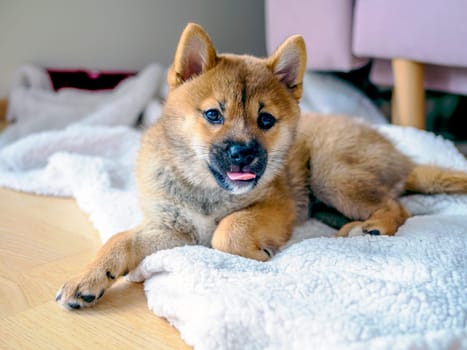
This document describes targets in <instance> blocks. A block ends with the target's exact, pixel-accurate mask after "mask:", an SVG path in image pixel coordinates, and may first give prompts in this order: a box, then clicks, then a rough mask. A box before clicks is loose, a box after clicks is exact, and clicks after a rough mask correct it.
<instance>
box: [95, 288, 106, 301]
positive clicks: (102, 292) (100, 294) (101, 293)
mask: <svg viewBox="0 0 467 350" xmlns="http://www.w3.org/2000/svg"><path fill="white" fill-rule="evenodd" d="M104 293H105V290H104V289H102V290H101V292H100V293H99V296H98V297H97V299H100V298H102V296H103V295H104Z"/></svg>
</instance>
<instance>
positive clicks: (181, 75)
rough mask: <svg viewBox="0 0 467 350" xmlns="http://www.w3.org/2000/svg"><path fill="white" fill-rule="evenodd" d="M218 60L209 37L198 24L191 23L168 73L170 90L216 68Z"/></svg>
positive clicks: (181, 39)
mask: <svg viewBox="0 0 467 350" xmlns="http://www.w3.org/2000/svg"><path fill="white" fill-rule="evenodd" d="M216 59H217V55H216V50H215V49H214V46H213V45H212V42H211V39H210V38H209V35H208V34H207V33H206V31H205V30H204V29H203V28H202V27H201V26H199V25H198V24H195V23H189V24H188V25H187V26H186V28H185V30H184V31H183V33H182V35H181V37H180V41H179V42H178V46H177V51H176V52H175V58H174V62H173V64H172V66H171V67H170V70H169V72H168V76H167V80H168V83H169V86H170V88H175V87H177V86H179V85H181V84H183V83H184V82H185V81H187V80H189V79H191V78H193V77H195V76H198V75H200V74H201V73H203V72H205V71H206V70H208V69H210V68H212V67H214V65H215V64H216Z"/></svg>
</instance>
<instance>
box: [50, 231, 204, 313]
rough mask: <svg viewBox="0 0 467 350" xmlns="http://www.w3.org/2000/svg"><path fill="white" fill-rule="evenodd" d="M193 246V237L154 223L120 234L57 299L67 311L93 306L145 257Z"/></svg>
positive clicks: (101, 249) (61, 290)
mask: <svg viewBox="0 0 467 350" xmlns="http://www.w3.org/2000/svg"><path fill="white" fill-rule="evenodd" d="M193 243H195V242H194V239H193V237H191V236H190V235H188V234H183V233H177V232H173V231H170V230H167V229H164V228H161V227H160V225H155V224H145V225H144V226H141V227H139V228H137V229H134V230H130V231H125V232H121V233H118V234H116V235H115V236H113V237H111V238H110V239H109V240H108V241H107V242H106V243H105V244H104V245H103V246H102V248H100V250H99V251H98V252H97V256H96V258H95V259H94V261H92V262H91V263H90V264H89V265H88V266H87V268H86V269H85V270H84V271H83V272H82V273H81V274H79V275H78V276H77V277H75V278H73V279H72V280H70V281H68V282H67V283H65V284H64V285H63V287H62V288H61V289H60V290H59V291H58V293H57V296H56V300H57V302H59V303H60V304H61V305H62V306H64V307H65V308H67V309H80V308H82V307H88V306H92V305H94V304H95V303H96V302H97V301H98V300H99V299H100V298H101V297H102V296H103V295H104V292H105V290H106V289H107V288H109V287H110V286H111V285H112V284H114V282H115V281H116V280H117V278H118V277H120V276H124V275H126V274H127V273H128V272H129V271H131V270H133V269H134V268H135V267H136V266H137V265H138V264H139V263H140V262H141V260H143V258H144V257H145V256H147V255H150V254H152V253H154V252H156V251H158V250H162V249H168V248H173V247H177V246H181V245H186V244H193Z"/></svg>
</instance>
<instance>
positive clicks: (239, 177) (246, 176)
mask: <svg viewBox="0 0 467 350" xmlns="http://www.w3.org/2000/svg"><path fill="white" fill-rule="evenodd" d="M227 176H228V177H229V179H230V180H232V181H246V180H251V179H254V178H255V177H256V174H254V173H235V172H230V171H228V172H227Z"/></svg>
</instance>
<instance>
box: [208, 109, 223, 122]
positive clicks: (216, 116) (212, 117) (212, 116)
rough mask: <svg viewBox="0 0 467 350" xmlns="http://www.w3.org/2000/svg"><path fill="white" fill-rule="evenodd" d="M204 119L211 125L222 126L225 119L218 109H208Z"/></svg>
mask: <svg viewBox="0 0 467 350" xmlns="http://www.w3.org/2000/svg"><path fill="white" fill-rule="evenodd" d="M203 116H204V119H206V120H207V121H208V122H210V123H211V124H222V123H223V122H224V117H223V116H222V114H221V112H219V111H218V110H217V109H208V110H207V111H204V112H203Z"/></svg>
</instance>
